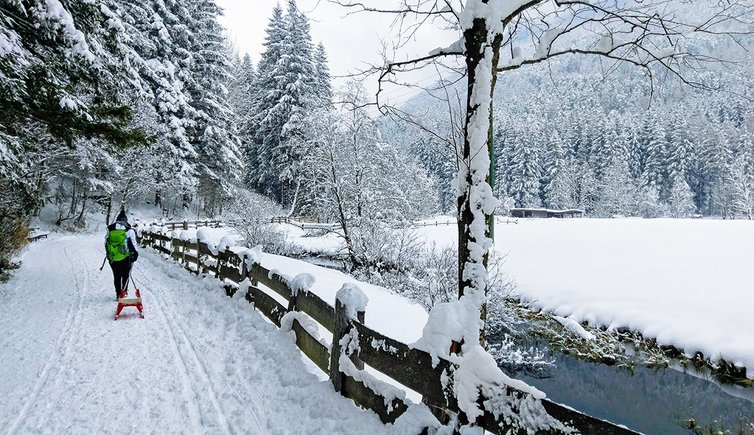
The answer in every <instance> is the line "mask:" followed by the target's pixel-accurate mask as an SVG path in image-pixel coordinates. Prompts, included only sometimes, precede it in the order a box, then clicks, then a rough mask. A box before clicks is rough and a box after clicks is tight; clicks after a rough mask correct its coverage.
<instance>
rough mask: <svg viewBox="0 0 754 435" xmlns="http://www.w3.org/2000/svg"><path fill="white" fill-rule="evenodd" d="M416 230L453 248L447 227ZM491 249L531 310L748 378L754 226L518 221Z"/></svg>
mask: <svg viewBox="0 0 754 435" xmlns="http://www.w3.org/2000/svg"><path fill="white" fill-rule="evenodd" d="M419 231H420V232H421V233H422V234H424V235H425V237H427V238H428V239H430V240H436V241H438V242H439V243H440V244H454V243H455V238H456V235H455V234H456V229H455V226H446V227H442V226H440V227H426V228H420V229H419ZM495 250H496V251H497V252H498V253H501V254H506V255H507V257H506V260H505V264H504V266H503V267H504V269H505V272H506V273H507V274H508V275H509V276H510V277H511V278H512V279H513V280H514V281H515V283H516V287H517V289H516V291H517V292H518V295H519V296H520V298H521V299H522V300H524V301H527V302H528V303H530V304H531V305H532V306H534V307H536V308H540V309H544V310H547V311H550V312H553V313H555V314H557V315H559V316H564V317H569V318H571V319H573V320H576V321H579V322H589V323H592V324H599V325H603V326H606V327H625V328H630V329H633V330H636V331H639V332H641V333H642V334H643V335H644V336H646V337H655V338H657V340H658V342H659V343H660V344H663V345H673V346H675V347H677V348H679V349H682V350H684V351H685V352H686V353H688V354H693V353H695V352H702V353H703V354H704V355H705V356H706V357H708V358H711V359H712V360H713V361H714V360H716V359H719V358H723V359H725V360H726V361H729V362H732V363H734V364H736V365H738V366H745V367H746V368H747V374H748V376H749V377H754V316H752V315H751V312H752V309H754V291H752V289H754V222H751V221H723V220H681V219H571V220H559V219H519V221H518V224H517V225H506V224H503V223H500V224H498V225H496V228H495Z"/></svg>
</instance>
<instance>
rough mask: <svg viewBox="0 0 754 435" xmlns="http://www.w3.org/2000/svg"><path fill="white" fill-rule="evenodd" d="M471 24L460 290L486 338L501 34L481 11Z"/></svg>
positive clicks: (466, 34) (460, 178)
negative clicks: (494, 112)
mask: <svg viewBox="0 0 754 435" xmlns="http://www.w3.org/2000/svg"><path fill="white" fill-rule="evenodd" d="M470 3H485V2H483V1H482V0H478V1H476V2H470ZM470 24H471V25H470V26H467V27H466V30H465V31H464V41H465V49H466V66H467V71H468V93H467V103H466V119H465V125H464V142H463V149H462V150H460V152H459V156H460V157H461V165H460V169H459V174H458V180H457V189H458V190H457V195H458V197H457V201H458V202H457V205H458V276H459V282H458V296H459V298H462V297H467V298H469V301H470V302H472V303H473V304H474V305H476V306H477V307H478V309H479V319H480V324H479V326H480V327H479V339H480V343H484V342H485V340H484V324H485V321H486V317H487V304H486V297H487V259H488V254H489V249H490V247H491V246H492V239H490V222H491V219H492V217H493V211H494V209H495V206H496V200H495V198H494V196H493V194H492V188H491V187H490V181H491V180H490V153H491V148H492V133H493V129H492V94H493V91H494V87H495V81H496V74H495V72H494V71H495V68H496V66H497V61H498V58H499V52H500V44H501V42H502V34H500V33H496V32H493V31H491V29H490V27H489V25H488V19H487V18H484V17H474V18H473V21H471V23H470ZM467 339H468V337H467Z"/></svg>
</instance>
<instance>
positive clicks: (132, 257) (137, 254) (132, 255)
mask: <svg viewBox="0 0 754 435" xmlns="http://www.w3.org/2000/svg"><path fill="white" fill-rule="evenodd" d="M138 259H139V253H138V252H137V251H134V252H132V253H131V263H135V262H136V260H138Z"/></svg>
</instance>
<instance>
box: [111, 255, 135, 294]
mask: <svg viewBox="0 0 754 435" xmlns="http://www.w3.org/2000/svg"><path fill="white" fill-rule="evenodd" d="M110 268H111V269H112V270H113V284H114V285H115V297H118V296H120V291H121V290H123V289H124V288H126V282H128V274H129V273H131V259H130V258H126V259H124V260H120V261H111V262H110Z"/></svg>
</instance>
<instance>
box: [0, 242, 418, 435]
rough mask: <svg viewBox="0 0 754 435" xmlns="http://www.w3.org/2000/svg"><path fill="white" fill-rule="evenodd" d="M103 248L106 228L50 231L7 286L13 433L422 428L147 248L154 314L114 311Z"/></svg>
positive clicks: (1, 390)
mask: <svg viewBox="0 0 754 435" xmlns="http://www.w3.org/2000/svg"><path fill="white" fill-rule="evenodd" d="M102 255H103V254H102V236H101V235H100V234H97V235H93V236H60V235H51V236H50V239H48V240H43V241H40V242H35V243H33V244H31V245H30V246H29V247H28V248H27V250H26V252H25V253H24V255H23V263H22V267H21V269H19V270H17V271H16V273H15V275H14V277H13V278H12V279H11V281H10V282H8V283H6V284H2V285H0V304H2V306H3V315H2V316H0V379H2V382H1V383H0V428H3V432H4V433H10V434H14V433H129V434H133V433H179V432H181V433H249V434H270V433H275V434H290V433H302V432H305V433H321V434H331V433H344V434H345V433H349V434H350V433H355V432H357V433H370V434H371V433H386V432H389V433H416V432H417V430H418V429H417V428H418V426H417V425H418V422H419V421H420V420H422V419H423V418H426V414H422V411H421V408H420V407H418V406H414V407H412V408H411V409H410V411H409V412H408V413H407V414H406V415H404V416H403V417H401V419H399V420H398V422H397V423H396V425H395V426H384V425H382V424H381V423H380V421H379V419H378V418H377V416H376V415H375V414H374V413H371V412H366V411H362V410H360V409H358V408H357V407H355V406H354V405H353V403H352V402H351V401H350V400H348V399H345V398H343V397H341V396H339V395H338V394H337V393H335V392H334V391H333V389H332V386H331V385H330V383H329V382H327V381H322V380H321V379H320V377H321V374H320V375H319V376H318V375H316V374H314V373H313V372H315V371H316V369H314V368H313V365H312V364H307V363H306V362H305V361H304V359H303V358H302V357H301V353H300V352H299V350H298V349H297V348H296V347H295V344H294V339H293V337H292V336H291V335H290V333H289V332H283V331H279V330H278V329H277V328H276V327H274V326H273V325H272V324H270V323H269V322H268V321H267V320H266V319H264V318H263V317H262V316H261V315H260V314H259V313H258V312H256V311H255V310H253V309H251V308H250V307H249V305H248V303H247V302H246V301H245V300H244V299H243V298H242V297H237V298H234V299H233V300H229V299H228V298H227V297H226V296H225V293H224V291H223V290H222V288H221V287H220V284H219V282H218V281H216V280H214V279H213V278H208V279H204V280H203V279H200V278H197V277H194V276H192V275H190V274H189V273H187V272H186V271H185V270H183V269H182V268H181V267H180V266H178V265H176V264H173V263H170V262H168V261H165V260H163V259H162V258H160V257H159V256H158V255H157V254H155V253H154V252H152V251H151V250H148V249H144V250H143V251H142V255H141V256H140V258H139V261H138V262H137V263H136V266H135V272H134V278H135V281H136V284H137V285H138V286H139V288H140V289H141V291H142V298H143V301H144V308H145V314H146V318H145V319H144V320H141V319H139V318H138V317H135V315H134V314H133V313H135V310H134V309H132V308H126V310H125V311H124V317H122V318H121V319H120V320H118V321H113V317H112V316H113V313H114V310H115V305H116V304H115V301H114V300H113V298H112V288H111V286H112V275H111V273H110V271H109V270H108V269H107V266H106V269H105V270H103V271H102V272H100V271H98V268H99V265H100V264H101V262H102ZM279 266H280V267H285V264H282V263H281V264H279ZM335 290H337V289H335ZM131 316H133V317H131ZM367 323H369V320H368V321H367ZM354 428H358V429H356V430H354Z"/></svg>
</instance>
